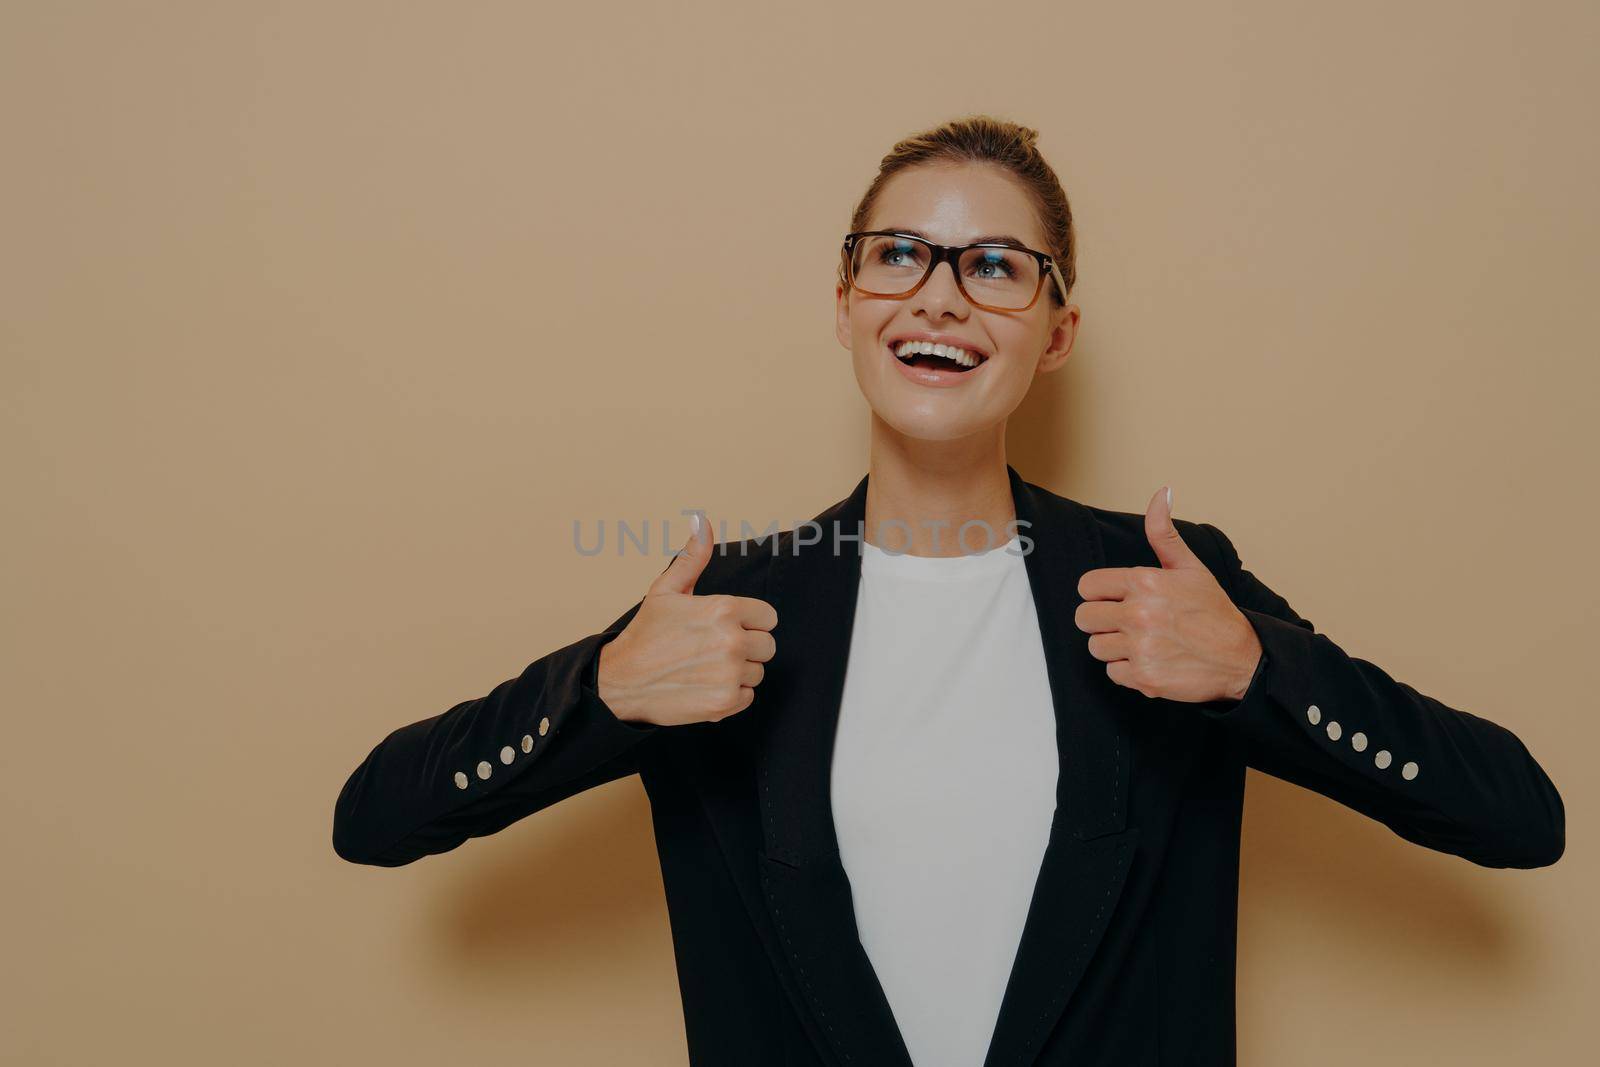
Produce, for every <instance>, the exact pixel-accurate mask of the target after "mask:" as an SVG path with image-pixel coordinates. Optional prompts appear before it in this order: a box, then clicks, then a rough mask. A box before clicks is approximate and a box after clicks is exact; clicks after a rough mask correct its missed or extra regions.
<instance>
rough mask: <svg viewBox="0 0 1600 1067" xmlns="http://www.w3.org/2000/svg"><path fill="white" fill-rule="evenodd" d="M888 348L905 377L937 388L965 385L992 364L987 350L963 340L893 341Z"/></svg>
mask: <svg viewBox="0 0 1600 1067" xmlns="http://www.w3.org/2000/svg"><path fill="white" fill-rule="evenodd" d="M885 349H886V351H887V354H888V356H889V358H890V359H892V360H894V363H895V366H896V367H897V368H899V371H900V373H901V374H902V375H904V376H905V377H906V378H908V379H910V380H911V381H913V382H916V383H917V384H918V385H928V386H934V387H936V388H938V387H946V386H953V385H961V384H963V383H965V382H966V381H967V380H968V379H969V378H971V377H972V375H974V374H979V373H982V371H983V366H984V364H985V363H987V362H988V361H989V355H988V353H987V352H985V351H984V350H983V349H981V348H978V347H976V346H972V345H969V344H967V343H965V342H960V341H944V340H939V341H934V340H925V339H922V338H904V337H902V338H892V339H890V340H889V341H888V342H886V344H885Z"/></svg>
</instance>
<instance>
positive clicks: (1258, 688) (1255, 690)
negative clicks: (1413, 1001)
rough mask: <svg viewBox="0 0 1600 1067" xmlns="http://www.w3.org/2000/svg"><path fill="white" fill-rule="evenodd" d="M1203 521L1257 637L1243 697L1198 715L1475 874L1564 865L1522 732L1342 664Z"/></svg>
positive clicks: (1348, 660) (1249, 755) (1282, 770)
mask: <svg viewBox="0 0 1600 1067" xmlns="http://www.w3.org/2000/svg"><path fill="white" fill-rule="evenodd" d="M1197 525H1198V526H1200V527H1201V528H1203V529H1204V530H1205V531H1206V532H1207V534H1208V535H1209V536H1210V537H1212V538H1213V539H1214V540H1215V541H1216V543H1217V547H1218V548H1219V550H1220V553H1221V559H1222V562H1223V571H1222V574H1221V575H1220V577H1221V579H1222V584H1223V587H1224V589H1225V590H1226V591H1227V592H1228V594H1229V597H1230V598H1231V599H1232V600H1233V602H1234V604H1235V606H1236V607H1238V608H1239V609H1240V611H1241V612H1243V614H1244V616H1245V618H1246V619H1248V620H1249V622H1250V624H1251V626H1252V627H1254V628H1255V631H1256V635H1257V636H1258V637H1259V638H1260V639H1261V649H1262V657H1261V661H1260V662H1259V663H1258V665H1257V667H1256V672H1255V675H1254V677H1253V678H1252V680H1251V682H1250V684H1249V688H1248V689H1247V690H1246V692H1245V694H1244V696H1243V697H1242V698H1241V699H1239V700H1237V701H1210V702H1206V703H1202V704H1199V705H1197V706H1198V707H1199V709H1200V711H1201V713H1202V714H1204V715H1206V716H1208V717H1209V718H1210V719H1212V720H1213V721H1214V722H1216V723H1218V724H1220V725H1221V726H1222V727H1223V728H1224V729H1226V730H1229V731H1232V732H1233V733H1234V734H1236V735H1237V736H1238V737H1239V738H1240V739H1242V741H1243V743H1244V746H1245V759H1246V762H1247V763H1248V765H1249V766H1252V767H1255V768H1256V769H1257V770H1260V771H1263V772H1265V773H1267V774H1270V775H1272V776H1274V777H1276V778H1282V779H1284V780H1286V781H1290V782H1294V783H1295V784H1296V785H1300V786H1303V787H1305V788H1307V789H1311V790H1314V791H1316V792H1318V793H1321V794H1322V795H1323V796H1326V797H1329V798H1331V799H1333V800H1335V801H1338V802H1339V803H1341V804H1344V805H1346V806H1347V807H1350V808H1353V809H1354V810H1356V811H1359V812H1361V813H1362V814H1364V815H1367V816H1369V817H1371V818H1373V819H1376V820H1378V821H1379V822H1381V823H1383V824H1384V825H1386V826H1388V827H1389V828H1390V829H1391V830H1393V831H1394V832H1395V833H1396V834H1398V835H1400V836H1401V837H1402V838H1405V839H1406V840H1407V841H1411V842H1414V843H1416V844H1419V845H1423V846H1425V847H1427V848H1431V849H1434V850H1436V851H1439V852H1447V853H1450V854H1453V855H1457V856H1461V857H1463V858H1464V859H1467V860H1470V861H1471V862H1473V863H1476V864H1478V865H1480V866H1484V867H1523V868H1526V867H1544V866H1548V865H1549V864H1552V863H1554V862H1556V860H1558V859H1560V857H1561V854H1562V852H1563V851H1564V850H1565V847H1566V809H1565V807H1564V806H1563V804H1562V801H1561V795H1560V793H1558V792H1557V791H1556V787H1555V785H1554V784H1553V783H1552V782H1551V781H1550V777H1549V776H1548V775H1547V774H1546V773H1545V772H1544V769H1543V768H1542V767H1540V766H1539V764H1538V762H1537V761H1536V760H1535V759H1534V758H1533V756H1532V755H1531V754H1530V753H1529V751H1528V749H1527V747H1526V746H1525V745H1524V744H1523V743H1522V741H1521V740H1520V739H1519V738H1518V737H1517V736H1516V735H1515V734H1513V733H1512V732H1511V731H1510V730H1508V729H1506V728H1505V727H1503V726H1500V725H1498V724H1496V723H1493V722H1490V721H1489V720H1488V719H1484V718H1480V717H1479V716H1477V715H1473V714H1471V713H1470V712H1466V711H1461V710H1458V709H1456V708H1452V707H1449V706H1447V705H1445V704H1443V703H1441V702H1440V701H1438V700H1435V699H1434V698H1433V697H1430V696H1426V695H1424V694H1422V693H1419V692H1418V691H1417V690H1416V689H1414V688H1413V687H1411V686H1409V685H1407V684H1406V683H1404V682H1400V681H1396V680H1395V679H1394V678H1391V677H1390V676H1389V675H1388V674H1387V673H1386V672H1384V671H1383V669H1382V668H1380V667H1378V666H1377V665H1376V664H1373V663H1370V662H1368V661H1366V660H1364V659H1358V658H1356V657H1354V656H1350V655H1347V654H1346V653H1345V652H1344V651H1342V650H1341V649H1340V648H1339V647H1338V646H1337V645H1335V644H1334V643H1333V642H1332V641H1330V640H1329V639H1328V638H1327V636H1326V635H1324V634H1319V633H1317V632H1316V630H1315V628H1314V627H1313V626H1312V624H1311V623H1310V622H1309V621H1307V620H1306V619H1303V618H1301V617H1300V616H1299V615H1298V614H1296V613H1295V611H1294V609H1293V608H1291V607H1290V606H1289V604H1288V602H1287V601H1285V600H1284V599H1283V597H1281V596H1279V595H1278V594H1277V593H1275V592H1273V591H1272V590H1271V589H1270V588H1268V587H1267V586H1266V584H1265V583H1263V582H1262V581H1261V580H1260V579H1259V578H1257V577H1256V576H1255V575H1253V574H1251V573H1250V572H1249V571H1248V570H1246V569H1244V567H1243V565H1242V564H1241V563H1240V560H1239V553H1238V552H1237V550H1235V548H1234V546H1233V543H1232V542H1231V541H1230V540H1229V539H1228V537H1227V535H1226V534H1224V533H1223V532H1222V531H1221V530H1219V529H1218V528H1217V527H1215V526H1213V525H1211V524H1210V523H1198V524H1197Z"/></svg>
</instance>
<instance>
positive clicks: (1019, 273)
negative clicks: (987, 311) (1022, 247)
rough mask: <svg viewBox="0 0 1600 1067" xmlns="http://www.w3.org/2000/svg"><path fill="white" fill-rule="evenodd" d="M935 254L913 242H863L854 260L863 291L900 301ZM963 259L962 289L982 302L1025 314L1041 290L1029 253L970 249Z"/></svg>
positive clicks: (1036, 267) (886, 239)
mask: <svg viewBox="0 0 1600 1067" xmlns="http://www.w3.org/2000/svg"><path fill="white" fill-rule="evenodd" d="M932 255H933V251H932V249H930V248H929V247H928V246H927V245H925V244H923V243H922V242H920V241H913V240H911V239H910V238H908V237H887V236H883V235H873V236H869V237H862V238H860V239H859V240H858V241H857V242H856V246H855V248H854V250H853V254H852V255H851V257H850V271H851V274H852V276H853V277H854V279H855V284H856V285H857V286H858V287H860V288H861V289H864V290H865V291H867V292H869V293H871V294H873V295H875V296H899V295H900V294H901V293H906V292H910V291H911V290H912V289H914V288H916V285H917V283H918V282H920V281H921V280H922V276H923V275H924V274H926V273H927V271H928V260H929V259H930V258H931V257H932ZM959 259H960V262H961V270H960V281H961V285H962V286H963V287H964V288H965V289H966V291H967V293H968V295H969V296H971V297H972V299H974V300H976V301H978V302H979V303H982V304H988V305H990V306H991V307H997V308H1011V309H1020V308H1024V307H1027V306H1028V304H1029V302H1030V301H1032V300H1033V298H1034V296H1035V294H1037V293H1038V291H1039V272H1040V267H1039V261H1038V260H1037V259H1036V258H1034V257H1033V256H1032V255H1030V254H1028V253H1027V252H1019V251H1017V250H1016V249H1011V248H969V249H967V250H966V251H964V252H962V253H961V255H960V257H959Z"/></svg>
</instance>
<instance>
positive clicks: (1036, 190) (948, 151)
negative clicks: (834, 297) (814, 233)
mask: <svg viewBox="0 0 1600 1067" xmlns="http://www.w3.org/2000/svg"><path fill="white" fill-rule="evenodd" d="M1038 138H1039V131H1038V130H1034V129H1030V128H1029V127H1027V126H1019V125H1018V124H1017V123H1015V122H1008V121H1006V120H1005V119H999V118H994V117H993V116H990V115H971V116H968V117H966V118H961V119H953V120H951V121H949V122H946V123H944V124H943V125H942V126H935V127H933V128H931V129H927V130H923V131H921V132H919V133H914V134H912V135H911V136H910V137H907V138H905V139H903V140H901V141H900V142H899V143H897V144H896V145H895V146H894V147H893V148H891V149H889V154H888V155H886V156H884V157H883V160H882V161H881V162H880V163H879V164H878V175H877V177H875V178H873V179H872V184H871V185H869V186H868V187H867V191H866V193H865V194H864V195H863V196H862V197H861V202H860V203H859V204H857V205H856V209H855V212H854V213H853V214H852V215H851V216H850V229H851V230H852V231H855V230H864V229H866V226H867V219H868V218H870V217H871V215H872V208H873V205H875V204H876V203H877V202H878V196H879V194H880V193H881V192H882V191H883V187H884V185H885V184H886V183H887V182H888V180H889V179H890V178H892V177H894V176H895V175H896V174H898V173H900V172H901V171H903V170H905V169H907V168H908V167H915V166H918V165H920V164H925V163H993V164H995V165H996V166H999V167H1002V168H1004V169H1005V170H1006V171H1007V172H1008V173H1010V174H1011V176H1012V177H1014V178H1016V179H1017V181H1018V182H1019V183H1021V185H1022V188H1023V191H1024V192H1025V193H1027V195H1028V198H1029V200H1031V201H1032V202H1033V207H1034V211H1035V213H1036V214H1037V215H1038V218H1039V225H1040V226H1041V227H1042V228H1043V229H1044V234H1045V247H1044V248H1042V249H1040V251H1041V252H1049V253H1050V255H1051V256H1053V257H1054V258H1055V261H1056V266H1057V267H1059V268H1060V270H1061V278H1062V280H1063V281H1065V282H1066V283H1067V293H1071V292H1072V287H1073V286H1074V285H1076V284H1077V281H1078V272H1077V265H1076V260H1077V253H1078V239H1077V234H1076V232H1075V231H1074V230H1073V228H1072V206H1071V204H1069V203H1068V202H1067V194H1066V191H1065V190H1064V189H1062V188H1061V181H1060V179H1058V178H1057V177H1056V172H1055V171H1054V170H1053V169H1051V167H1050V164H1049V163H1046V162H1045V159H1044V156H1042V155H1040V154H1039V148H1038V144H1037V141H1038ZM839 282H840V284H841V285H842V284H844V269H843V266H842V264H841V267H840V272H839ZM1067 293H1059V292H1057V291H1056V287H1055V286H1054V285H1052V286H1050V294H1051V301H1052V302H1053V303H1054V304H1055V306H1057V307H1061V306H1063V305H1065V303H1066V300H1065V297H1066V295H1067Z"/></svg>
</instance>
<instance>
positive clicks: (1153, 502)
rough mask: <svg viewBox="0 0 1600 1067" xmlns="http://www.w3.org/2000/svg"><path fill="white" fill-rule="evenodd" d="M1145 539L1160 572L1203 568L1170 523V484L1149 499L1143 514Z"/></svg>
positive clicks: (1176, 529)
mask: <svg viewBox="0 0 1600 1067" xmlns="http://www.w3.org/2000/svg"><path fill="white" fill-rule="evenodd" d="M1144 536H1145V539H1146V540H1148V541H1149V542H1150V547H1151V548H1153V549H1155V550H1156V558H1157V559H1159V560H1160V561H1161V568H1162V570H1178V569H1182V568H1185V567H1204V566H1205V564H1204V563H1203V562H1201V560H1200V557H1199V556H1196V555H1195V554H1194V551H1193V550H1192V549H1190V548H1189V545H1188V544H1187V543H1186V542H1185V541H1184V539H1183V537H1182V536H1181V535H1180V534H1179V533H1178V528H1177V527H1176V526H1174V525H1173V524H1172V487H1171V486H1170V485H1164V486H1162V487H1161V488H1160V489H1158V490H1156V495H1155V496H1153V497H1151V498H1150V506H1149V507H1147V508H1145V512H1144Z"/></svg>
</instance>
